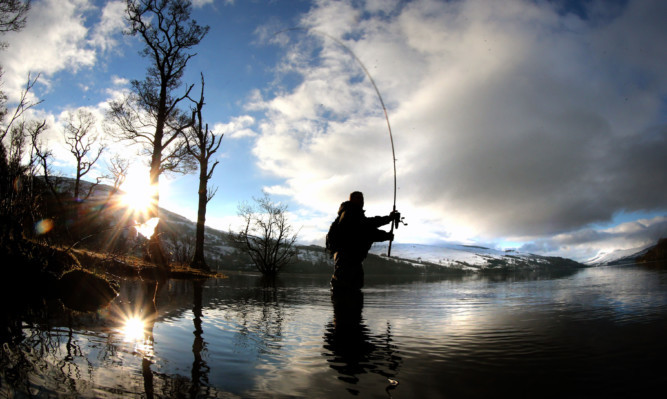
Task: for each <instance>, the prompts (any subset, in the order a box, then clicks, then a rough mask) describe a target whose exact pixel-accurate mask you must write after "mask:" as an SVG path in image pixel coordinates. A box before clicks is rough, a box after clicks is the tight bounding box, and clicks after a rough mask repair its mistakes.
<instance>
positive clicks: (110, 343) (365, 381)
mask: <svg viewBox="0 0 667 399" xmlns="http://www.w3.org/2000/svg"><path fill="white" fill-rule="evenodd" d="M154 295H156V296H155V298H156V301H155V305H153V300H152V299H153V296H154ZM135 317H136V318H138V319H143V320H144V321H145V324H144V325H143V326H142V325H140V324H139V323H138V322H134V321H130V322H129V323H128V320H134V318H135ZM2 327H3V331H2V334H1V336H0V337H1V338H2V343H3V346H2V353H1V356H2V357H1V358H0V364H1V366H2V370H1V375H0V378H1V379H0V397H26V396H31V395H32V396H37V397H56V396H57V397H67V396H71V397H96V398H105V397H168V398H172V397H223V398H228V397H231V398H234V397H336V398H338V397H353V396H357V397H363V398H367V397H369V398H372V397H377V398H385V397H396V398H417V397H419V398H459V397H461V398H468V397H485V398H486V397H501V396H502V397H505V396H514V397H531V398H532V397H567V398H571V397H610V396H618V397H647V396H648V397H663V396H662V395H663V394H664V392H663V391H664V390H665V387H667V366H666V360H665V356H666V355H667V272H661V271H651V270H646V269H642V268H638V267H603V268H590V269H584V270H581V271H578V272H575V273H572V274H570V275H564V276H560V277H554V276H543V275H542V276H541V275H539V274H536V275H527V276H520V277H517V276H486V277H485V276H474V277H465V278H456V279H451V278H450V279H442V280H438V279H431V280H412V281H400V280H398V279H394V280H393V281H381V280H380V279H377V278H375V279H374V278H372V277H368V282H367V287H366V288H364V290H363V296H358V297H342V298H332V296H331V293H330V291H329V289H328V278H327V277H326V276H287V275H284V276H281V277H280V279H279V280H278V281H277V282H275V283H274V284H271V283H267V282H265V281H263V280H262V279H261V278H260V277H258V276H251V275H230V276H229V278H226V279H219V280H207V281H203V282H193V281H182V280H172V281H168V282H167V283H165V284H162V285H161V286H158V287H156V286H155V284H150V283H142V282H140V281H124V282H123V283H122V285H121V294H120V296H119V297H118V298H117V299H116V300H114V302H113V303H112V304H111V305H110V306H109V307H107V308H105V309H102V310H100V311H98V312H96V313H88V314H75V313H71V312H66V311H63V310H62V308H61V307H58V306H55V305H51V306H50V307H42V308H37V309H35V308H32V310H22V311H21V312H18V313H17V312H9V313H8V314H7V315H4V320H3V326H2Z"/></svg>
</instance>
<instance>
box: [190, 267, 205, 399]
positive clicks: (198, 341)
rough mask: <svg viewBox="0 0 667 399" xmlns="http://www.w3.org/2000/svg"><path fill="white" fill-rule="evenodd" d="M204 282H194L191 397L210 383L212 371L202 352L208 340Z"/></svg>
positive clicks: (195, 395)
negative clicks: (203, 303)
mask: <svg viewBox="0 0 667 399" xmlns="http://www.w3.org/2000/svg"><path fill="white" fill-rule="evenodd" d="M202 284H203V282H202V281H201V280H195V281H193V282H192V286H193V288H194V300H193V302H194V303H193V306H192V314H193V315H194V319H193V323H194V325H195V330H194V331H193V334H194V336H195V339H194V342H193V343H192V354H193V355H194V361H193V362H192V385H191V387H190V397H193V398H194V397H197V396H198V395H199V390H200V387H201V386H202V385H204V386H206V385H208V372H209V371H210V368H209V367H208V365H207V364H206V361H204V359H203V358H202V355H201V352H202V351H203V350H205V349H206V342H204V338H203V337H202V335H203V334H204V330H203V329H202V317H203V313H202Z"/></svg>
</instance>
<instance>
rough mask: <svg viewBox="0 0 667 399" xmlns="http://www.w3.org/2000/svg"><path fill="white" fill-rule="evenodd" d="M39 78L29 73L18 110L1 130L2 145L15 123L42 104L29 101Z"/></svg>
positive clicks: (0, 140) (0, 139)
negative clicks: (31, 91) (29, 95)
mask: <svg viewBox="0 0 667 399" xmlns="http://www.w3.org/2000/svg"><path fill="white" fill-rule="evenodd" d="M0 1H2V0H0ZM39 76H40V75H39V74H38V75H37V76H35V78H34V79H32V78H31V76H30V73H28V82H27V83H26V85H25V88H24V89H23V90H21V97H20V99H19V102H18V104H17V105H16V108H15V109H14V113H13V114H12V117H11V118H10V119H9V122H7V124H5V125H4V126H2V129H0V143H1V142H2V141H3V140H4V139H5V137H6V136H7V134H8V133H9V132H10V130H11V129H12V126H14V124H15V123H17V122H18V121H19V120H21V117H22V116H23V114H24V113H25V112H26V111H27V110H29V109H30V108H32V107H35V106H37V105H39V104H41V103H42V101H41V100H40V101H37V102H33V101H30V100H29V99H28V93H29V92H30V90H32V88H33V86H35V83H37V80H38V79H39ZM5 113H6V110H3V111H2V114H3V116H4V115H5Z"/></svg>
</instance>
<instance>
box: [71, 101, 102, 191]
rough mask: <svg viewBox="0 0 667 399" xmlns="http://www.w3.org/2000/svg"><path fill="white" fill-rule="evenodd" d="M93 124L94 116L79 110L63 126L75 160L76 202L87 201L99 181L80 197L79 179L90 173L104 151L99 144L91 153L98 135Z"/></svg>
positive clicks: (94, 121)
mask: <svg viewBox="0 0 667 399" xmlns="http://www.w3.org/2000/svg"><path fill="white" fill-rule="evenodd" d="M95 123H96V120H95V116H94V115H93V114H92V113H91V112H90V111H86V110H83V109H80V110H78V111H77V112H76V114H74V115H73V114H70V115H69V117H68V118H67V122H66V124H65V132H64V134H65V143H66V144H67V146H68V147H69V150H70V152H71V153H72V155H74V158H75V159H76V179H75V181H74V198H75V199H76V200H79V199H87V198H88V197H89V196H90V193H91V192H92V191H93V189H94V188H95V186H97V185H98V184H99V181H100V179H97V182H96V183H94V184H93V185H91V186H90V188H89V189H88V192H87V193H86V195H85V196H83V198H81V197H80V187H81V178H82V177H84V176H85V175H87V174H88V172H90V169H91V168H92V167H93V165H95V163H96V162H97V160H98V159H100V156H101V155H102V152H104V150H105V149H106V146H105V145H104V144H100V145H97V149H95V150H94V151H93V146H95V145H96V144H97V143H98V135H97V134H96V132H95V131H94V129H95ZM91 151H92V152H91ZM89 154H90V155H89Z"/></svg>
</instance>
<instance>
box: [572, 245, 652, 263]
mask: <svg viewBox="0 0 667 399" xmlns="http://www.w3.org/2000/svg"><path fill="white" fill-rule="evenodd" d="M653 245H654V244H651V245H650V246H648V247H645V248H642V247H639V248H631V249H617V250H616V251H611V252H601V253H599V254H597V256H595V257H593V258H591V259H589V260H587V261H586V262H584V263H585V264H586V265H589V266H602V265H620V264H630V263H634V262H635V259H636V258H637V257H638V256H641V255H643V254H645V253H646V251H648V250H649V248H651V247H652V246H653Z"/></svg>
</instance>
